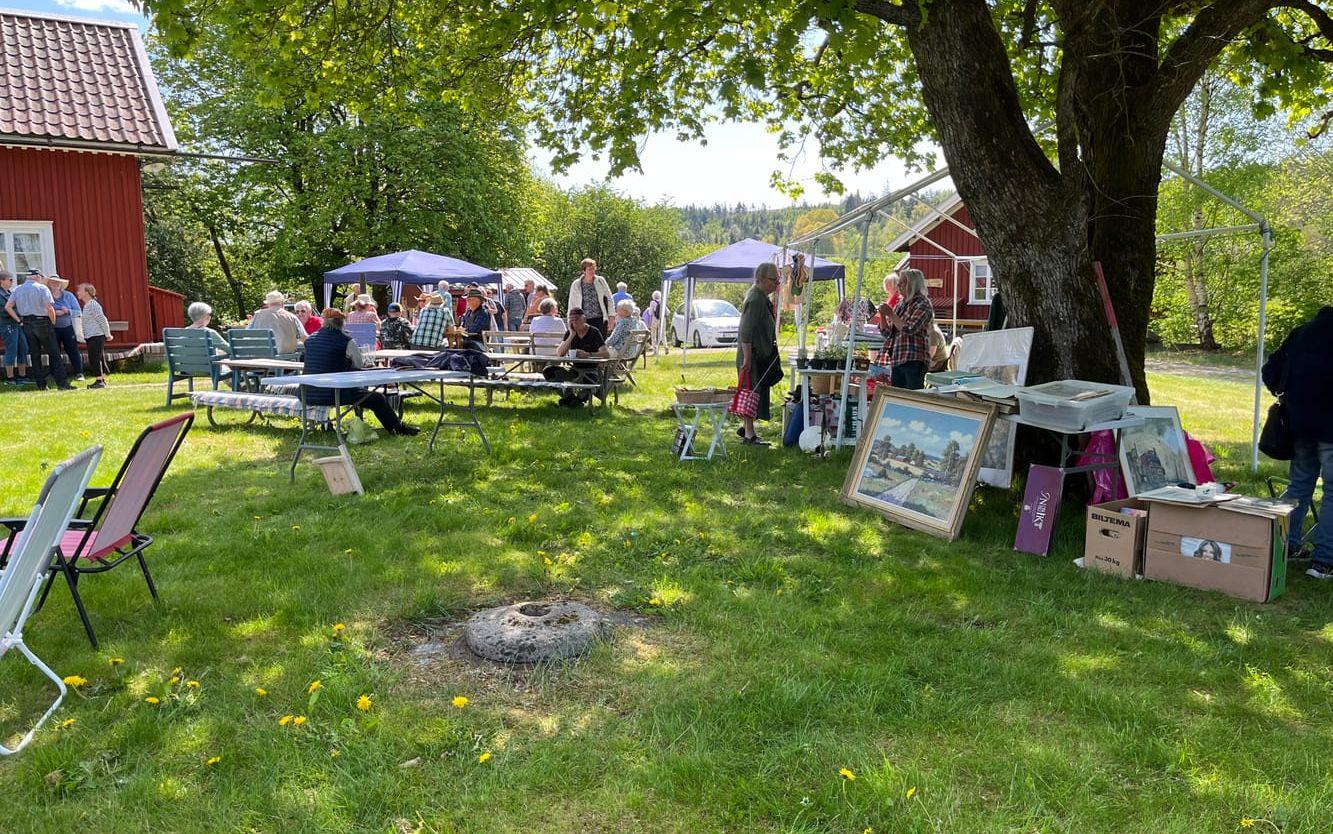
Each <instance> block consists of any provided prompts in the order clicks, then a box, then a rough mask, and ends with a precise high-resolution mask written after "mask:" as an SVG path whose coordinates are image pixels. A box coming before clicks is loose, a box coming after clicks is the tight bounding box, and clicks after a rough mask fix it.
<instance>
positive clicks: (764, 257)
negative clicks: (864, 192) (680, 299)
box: [658, 238, 847, 364]
mask: <svg viewBox="0 0 1333 834" xmlns="http://www.w3.org/2000/svg"><path fill="white" fill-rule="evenodd" d="M793 254H796V251H795V250H788V249H786V248H785V247H782V246H775V245H773V244H771V243H765V242H763V241H762V240H755V239H754V238H746V239H745V240H742V241H737V242H736V243H733V244H731V245H730V246H724V247H722V248H721V249H718V250H716V251H714V252H709V253H708V254H707V255H704V256H703V257H702V258H696V259H694V260H692V261H690V262H689V263H686V264H681V265H680V266H673V267H671V268H670V269H664V270H662V302H663V307H664V308H665V306H666V299H667V298H669V297H670V292H671V285H672V284H673V283H675V282H676V281H683V282H684V283H685V332H686V333H689V332H690V312H691V309H690V308H691V307H692V306H693V302H694V285H695V284H696V283H698V282H700V281H705V282H706V281H716V282H720V283H731V284H740V283H749V282H750V281H753V280H754V270H755V268H756V267H758V266H759V264H761V263H773V264H777V265H778V266H779V267H783V266H786V265H787V264H788V263H789V262H790V260H791V256H792V255H793ZM811 277H812V278H813V280H815V281H836V282H837V287H838V298H839V300H841V299H842V297H843V296H844V295H846V292H847V268H846V267H844V266H843V265H842V264H839V263H834V262H833V261H827V260H824V259H823V258H815V262H814V268H813V270H812V276H811ZM666 318H667V317H666V316H665V315H663V316H662V325H661V326H662V333H661V338H666ZM661 338H659V339H658V341H659V342H660V341H661ZM684 362H685V353H684V351H682V353H681V363H682V364H684Z"/></svg>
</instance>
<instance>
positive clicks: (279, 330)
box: [250, 290, 306, 356]
mask: <svg viewBox="0 0 1333 834" xmlns="http://www.w3.org/2000/svg"><path fill="white" fill-rule="evenodd" d="M286 303H287V296H285V295H283V294H282V293H280V292H278V291H277V290H273V291H272V292H270V293H269V294H268V295H266V296H264V306H263V307H260V308H259V309H258V310H255V314H254V317H253V318H252V319H251V320H250V329H251V330H272V331H273V341H274V343H275V344H276V345H277V348H278V355H279V356H283V355H293V354H295V353H296V346H297V345H299V344H301V343H302V342H304V341H305V339H306V332H305V326H304V325H303V324H301V320H300V319H299V318H297V317H296V314H295V313H292V312H290V311H288V310H287V309H285V308H284V307H283V305H284V304H286Z"/></svg>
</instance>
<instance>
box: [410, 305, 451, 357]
mask: <svg viewBox="0 0 1333 834" xmlns="http://www.w3.org/2000/svg"><path fill="white" fill-rule="evenodd" d="M453 323H454V310H453V308H452V307H450V306H449V305H447V304H445V303H444V296H442V295H440V294H439V293H437V292H436V293H431V294H430V295H429V296H427V297H426V306H424V307H422V308H421V312H420V313H418V314H417V327H416V329H415V330H413V331H412V338H411V340H410V342H409V345H410V346H411V347H412V348H415V349H417V350H439V349H440V348H442V347H444V333H445V331H446V330H448V329H449V328H450V327H452V326H453Z"/></svg>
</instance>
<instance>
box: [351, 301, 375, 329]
mask: <svg viewBox="0 0 1333 834" xmlns="http://www.w3.org/2000/svg"><path fill="white" fill-rule="evenodd" d="M347 323H348V324H373V325H375V326H376V327H379V325H380V314H379V313H377V312H375V299H373V298H371V297H370V296H369V295H366V294H365V293H362V294H361V295H358V296H357V297H356V300H355V301H353V302H352V312H350V313H348V314H347Z"/></svg>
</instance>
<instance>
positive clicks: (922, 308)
mask: <svg viewBox="0 0 1333 834" xmlns="http://www.w3.org/2000/svg"><path fill="white" fill-rule="evenodd" d="M898 292H900V293H902V300H900V301H899V302H898V305H897V306H896V307H893V308H890V307H889V305H888V304H881V305H880V307H879V332H881V333H883V334H884V351H883V353H881V354H880V355H881V356H885V355H887V357H888V360H889V365H890V377H891V379H892V382H893V387H894V388H907V389H909V390H912V391H918V390H920V389H922V388H924V387H925V385H926V366H927V365H928V364H929V362H930V328H931V325H933V324H934V323H935V311H934V309H933V308H931V306H930V297H929V296H928V295H927V294H926V275H925V273H923V272H922V271H921V270H919V269H904V270H903V271H902V272H900V273H898Z"/></svg>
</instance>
